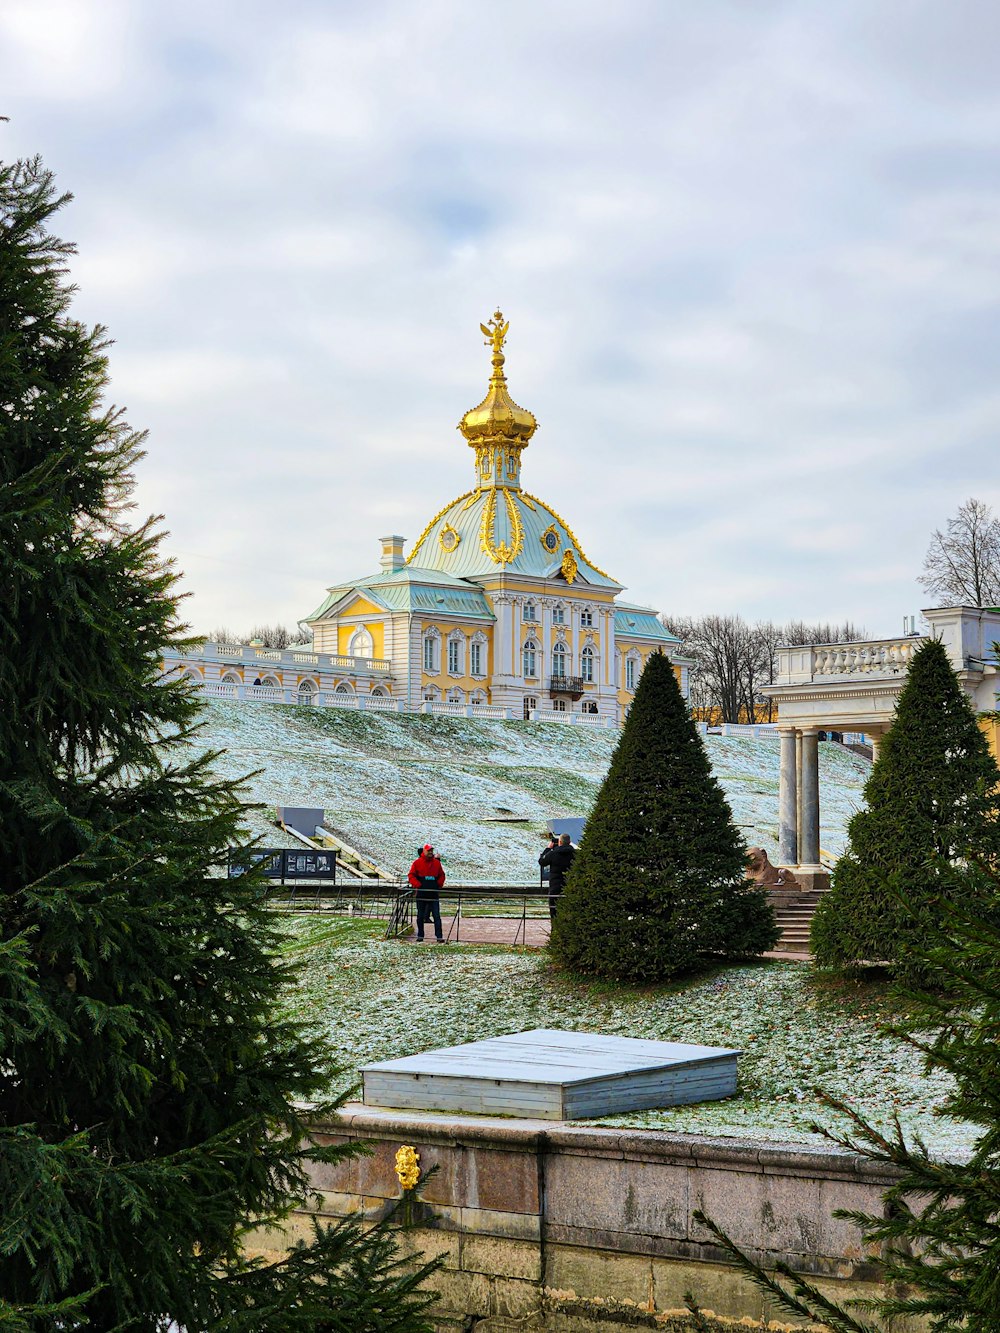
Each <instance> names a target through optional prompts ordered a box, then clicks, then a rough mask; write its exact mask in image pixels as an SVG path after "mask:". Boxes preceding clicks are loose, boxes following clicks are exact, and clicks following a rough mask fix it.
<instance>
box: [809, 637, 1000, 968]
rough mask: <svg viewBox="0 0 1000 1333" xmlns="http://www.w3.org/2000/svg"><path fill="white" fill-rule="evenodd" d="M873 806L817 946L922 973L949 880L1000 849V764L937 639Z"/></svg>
mask: <svg viewBox="0 0 1000 1333" xmlns="http://www.w3.org/2000/svg"><path fill="white" fill-rule="evenodd" d="M865 803H866V807H865V809H863V810H861V811H859V812H858V814H856V815H855V816H854V818H853V819H852V820H851V823H850V826H849V838H850V840H849V844H848V848H847V851H846V852H845V854H844V855H843V856H842V857H841V858H840V860H839V861H838V862H837V866H836V869H835V870H834V873H833V882H832V885H831V889H830V892H829V893H828V894H825V895H824V897H823V899H822V901H821V902H820V905H819V907H818V909H817V911H816V915H815V917H814V918H813V926H812V947H813V952H814V954H815V956H816V960H817V962H819V963H820V964H822V965H825V966H833V967H844V966H849V965H851V964H854V963H860V962H867V963H887V964H889V965H891V966H892V968H893V969H894V970H895V971H896V972H897V973H899V975H900V976H901V977H905V976H906V975H907V974H912V977H913V979H916V978H918V977H919V976H920V975H921V974H922V972H923V969H924V963H923V962H922V961H921V959H920V958H919V956H918V955H917V953H916V952H915V946H916V947H919V946H920V945H921V944H922V943H923V939H924V936H925V934H926V932H927V929H928V927H930V926H932V925H933V924H934V923H935V922H936V919H937V913H938V903H939V900H940V898H941V894H942V876H943V875H945V874H947V876H948V878H949V882H953V881H954V879H955V877H956V876H960V875H961V873H962V869H961V865H962V863H963V862H964V861H966V860H967V859H968V858H970V857H971V858H976V857H978V858H981V859H985V860H994V859H995V858H997V857H998V856H1000V771H998V770H997V766H996V763H995V761H994V759H993V757H992V755H991V754H990V751H989V746H988V744H987V742H986V737H985V736H984V735H983V733H982V731H981V730H980V728H979V726H978V724H977V722H976V716H975V713H974V711H973V708H972V704H971V703H970V701H969V699H968V697H967V695H966V694H965V692H964V691H963V689H962V687H961V685H960V684H959V681H958V678H957V676H956V675H955V672H954V670H953V669H952V666H951V663H950V662H949V660H948V655H947V653H946V652H945V650H944V646H943V645H942V644H941V643H939V642H938V641H937V640H936V639H931V640H929V641H928V642H927V643H925V644H923V645H922V646H921V647H920V648H919V649H918V650H917V652H916V653H915V654H914V656H913V661H912V663H911V664H910V670H909V674H908V676H907V679H906V684H905V685H904V686H903V689H902V691H901V693H900V696H899V701H898V703H897V706H896V713H895V717H894V719H893V723H892V726H891V727H890V729H889V731H888V733H887V734H886V736H885V738H884V739H883V741H882V744H881V747H880V749H879V756H878V761H877V762H876V764H875V766H874V768H873V769H872V772H871V776H870V777H869V779H868V782H867V784H866V786H865ZM977 882H978V879H977V878H976V876H974V875H973V876H971V878H970V892H971V891H972V888H973V886H974V885H975V884H976V883H977Z"/></svg>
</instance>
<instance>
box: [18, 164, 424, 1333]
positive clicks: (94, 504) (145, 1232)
mask: <svg viewBox="0 0 1000 1333" xmlns="http://www.w3.org/2000/svg"><path fill="white" fill-rule="evenodd" d="M66 198H68V196H63V198H61V199H60V198H57V197H56V195H55V191H54V189H53V184H52V179H51V176H50V174H49V173H48V172H46V171H45V170H44V169H43V168H42V167H41V165H40V164H39V163H38V162H37V161H33V162H28V163H18V164H16V165H13V166H11V165H0V569H2V571H3V589H2V594H0V697H2V699H3V707H2V708H0V1197H2V1199H3V1209H4V1217H3V1227H2V1230H0V1325H3V1326H4V1327H5V1328H10V1329H12V1330H15V1329H24V1330H30V1331H31V1333H36V1330H37V1331H40V1330H43V1329H44V1330H49V1329H55V1328H58V1329H64V1330H69V1329H94V1330H101V1331H102V1333H103V1330H111V1329H115V1330H129V1331H130V1333H131V1331H132V1330H136V1331H143V1333H154V1331H155V1330H163V1329H166V1328H167V1327H171V1328H175V1327H176V1328H183V1329H187V1330H190V1331H191V1333H193V1331H194V1330H196V1329H209V1328H211V1329H216V1330H229V1331H231V1333H242V1331H243V1330H245V1331H246V1333H251V1330H252V1331H253V1333H261V1330H265V1331H268V1330H269V1331H271V1333H287V1331H288V1330H295V1329H308V1330H340V1331H341V1333H359V1331H360V1330H371V1331H373V1333H374V1330H386V1331H388V1330H397V1331H398V1333H417V1331H418V1330H426V1329H428V1328H429V1325H428V1323H427V1322H426V1320H425V1319H424V1317H423V1315H422V1310H423V1309H424V1308H425V1307H426V1304H427V1297H426V1296H425V1295H423V1294H422V1293H421V1292H419V1291H418V1290H417V1287H418V1284H419V1282H420V1281H421V1279H422V1277H423V1276H424V1275H425V1273H426V1270H421V1269H419V1268H418V1269H417V1270H416V1271H412V1270H409V1269H405V1268H404V1267H403V1266H402V1265H401V1261H400V1258H399V1256H398V1254H397V1252H396V1249H395V1242H394V1239H393V1235H392V1234H391V1233H389V1232H387V1231H386V1230H385V1228H384V1227H376V1228H375V1229H374V1230H372V1231H368V1232H365V1231H364V1230H363V1229H362V1228H361V1227H360V1226H358V1225H357V1224H356V1223H352V1222H347V1223H344V1224H342V1225H340V1226H333V1227H326V1226H320V1227H317V1229H316V1231H315V1234H314V1236H313V1238H312V1240H311V1241H310V1242H309V1243H307V1244H303V1245H301V1246H300V1247H298V1248H297V1249H295V1250H294V1251H293V1252H292V1253H291V1254H290V1255H289V1257H288V1258H287V1260H286V1261H285V1262H283V1263H281V1264H278V1265H276V1266H273V1267H271V1268H269V1269H267V1270H266V1271H265V1270H263V1269H262V1268H261V1267H259V1266H255V1265H254V1264H252V1263H248V1261H247V1259H246V1256H245V1254H244V1252H243V1248H242V1238H243V1236H244V1234H245V1232H246V1230H247V1228H249V1227H252V1226H254V1225H256V1224H265V1225H266V1224H268V1223H275V1224H278V1223H280V1221H281V1219H282V1218H283V1217H284V1216H285V1215H286V1214H287V1212H288V1210H289V1209H290V1207H291V1205H292V1203H293V1202H294V1201H297V1200H299V1199H301V1198H303V1197H305V1196H306V1195H307V1194H308V1193H309V1190H308V1179H307V1171H308V1159H309V1158H312V1159H313V1160H317V1159H318V1160H319V1161H321V1162H323V1161H336V1160H339V1159H340V1157H342V1155H343V1151H342V1149H339V1148H329V1147H320V1146H313V1145H310V1144H309V1143H308V1141H307V1139H308V1126H307V1123H306V1115H305V1112H304V1111H303V1110H302V1109H301V1106H302V1104H303V1103H305V1102H308V1101H309V1100H311V1099H320V1104H319V1107H318V1109H319V1110H320V1112H323V1111H326V1110H330V1109H331V1108H330V1107H329V1106H324V1105H323V1103H322V1097H323V1089H324V1088H325V1087H327V1086H328V1079H329V1076H330V1072H331V1071H330V1067H329V1065H330V1062H329V1058H328V1053H327V1051H326V1049H325V1048H324V1047H323V1046H322V1045H321V1044H320V1043H318V1042H317V1041H315V1040H313V1039H311V1038H309V1037H308V1036H307V1035H306V1034H305V1032H304V1031H303V1029H302V1028H301V1027H300V1026H299V1025H298V1024H296V1023H293V1022H289V1021H284V1020H280V1019H278V1018H276V1017H275V1014H276V1011H277V1009H278V1007H279V1004H280V1000H281V993H282V989H283V987H284V986H285V984H286V983H287V981H288V980H289V975H290V973H289V969H288V968H287V967H285V966H282V965H280V964H278V963H277V962H276V961H275V960H276V957H277V953H278V950H277V944H278V939H277V937H276V935H275V932H274V930H273V928H272V927H271V925H270V924H269V918H268V915H267V911H266V909H265V908H264V907H263V905H262V903H261V899H260V892H259V885H258V884H257V883H255V882H254V880H253V878H252V877H250V876H247V877H246V878H243V879H235V880H227V879H226V878H224V877H219V874H218V870H219V867H220V865H221V864H223V863H224V860H225V855H226V850H227V848H228V847H230V846H232V845H234V844H238V843H240V842H241V841H242V840H243V839H242V836H241V818H242V806H241V802H240V794H239V790H238V789H237V788H236V787H235V786H233V785H232V784H229V783H225V782H219V781H216V780H214V779H213V778H212V776H211V771H210V762H211V760H210V758H206V757H204V756H198V755H197V753H196V751H197V747H196V746H195V745H193V744H192V743H191V741H192V734H193V730H194V728H195V727H196V724H197V710H198V705H197V704H196V702H195V701H194V699H193V698H192V696H191V694H190V693H189V689H188V687H187V686H186V685H185V684H184V683H182V682H179V681H178V682H166V683H164V682H162V681H161V668H160V660H161V652H162V650H163V648H165V647H166V646H168V645H171V646H174V647H179V646H182V645H183V644H184V642H185V641H184V639H183V637H182V634H181V627H180V626H179V625H178V623H177V614H176V601H175V596H174V592H173V583H174V577H173V575H172V573H171V572H170V570H169V569H168V568H167V567H166V566H165V564H164V563H163V561H162V559H161V558H160V557H159V556H158V554H157V540H158V538H157V536H156V533H155V532H154V526H153V521H152V520H150V521H149V522H147V523H145V524H143V525H141V526H139V527H137V528H132V527H130V526H129V525H128V523H127V522H126V521H125V516H124V514H123V504H124V502H125V500H126V498H127V495H128V491H129V487H130V484H131V470H132V466H133V464H134V463H135V461H136V459H137V457H138V456H139V445H140V443H141V440H140V437H139V436H137V435H136V434H134V433H133V432H132V431H130V430H129V428H128V426H127V425H126V424H125V422H124V421H123V419H122V417H121V416H120V415H119V413H118V412H116V411H115V410H109V409H106V408H104V407H103V406H102V404H101V400H102V395H103V392H104V390H105V387H106V383H107V367H106V360H105V348H106V340H105V337H104V334H103V332H102V330H101V329H99V328H98V329H92V330H91V329H86V328H84V327H83V326H81V325H80V324H78V323H76V322H75V321H73V320H72V319H70V318H69V315H68V305H69V301H70V296H71V291H72V289H71V288H70V287H68V286H67V285H66V282H65V278H64V268H63V265H64V263H65V259H66V256H67V255H68V254H69V253H70V252H71V247H70V246H69V245H68V244H66V243H65V242H62V241H59V240H57V239H55V238H54V237H52V236H51V235H50V234H49V233H48V231H47V226H48V222H49V219H50V217H51V215H52V214H53V212H54V211H55V210H56V209H57V208H58V207H59V206H60V205H61V204H62V203H64V202H65V200H66Z"/></svg>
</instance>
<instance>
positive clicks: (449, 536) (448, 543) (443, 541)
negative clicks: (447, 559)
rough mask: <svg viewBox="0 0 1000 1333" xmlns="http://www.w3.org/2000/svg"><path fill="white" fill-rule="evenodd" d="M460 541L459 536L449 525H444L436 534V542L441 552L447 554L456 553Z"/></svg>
mask: <svg viewBox="0 0 1000 1333" xmlns="http://www.w3.org/2000/svg"><path fill="white" fill-rule="evenodd" d="M461 540H462V538H461V536H460V535H459V534H458V533H457V532H456V531H455V529H454V528H453V527H452V526H451V524H450V523H446V524H445V525H444V527H443V528H442V529H441V531H440V532H439V533H438V542H439V543H440V546H441V550H442V551H444V552H446V553H447V554H450V553H451V552H452V551H456V550H457V549H458V544H459V542H460V541H461Z"/></svg>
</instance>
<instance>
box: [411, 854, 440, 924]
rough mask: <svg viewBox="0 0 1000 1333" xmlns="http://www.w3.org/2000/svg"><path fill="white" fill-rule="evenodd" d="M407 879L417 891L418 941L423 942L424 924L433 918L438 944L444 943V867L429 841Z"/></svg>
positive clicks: (412, 866)
mask: <svg viewBox="0 0 1000 1333" xmlns="http://www.w3.org/2000/svg"><path fill="white" fill-rule="evenodd" d="M407 880H408V882H409V885H410V888H411V889H416V891H417V943H418V944H422V943H423V939H424V926H425V925H426V924H427V922H428V921H430V920H432V919H433V921H434V938H435V939H436V940H437V942H438V944H444V933H443V931H442V929H441V898H440V890H441V889H443V888H444V867H443V866H442V865H441V862H440V861H439V860H438V858H437V857H436V856H435V855H434V848H433V847H432V846H431V844H430V843H429V842H428V843H425V844H424V847H423V849H422V850H421V852H420V854H419V856H418V857H417V859H416V860H415V861H414V863H413V865H411V866H410V873H409V875H407Z"/></svg>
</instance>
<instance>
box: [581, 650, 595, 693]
mask: <svg viewBox="0 0 1000 1333" xmlns="http://www.w3.org/2000/svg"><path fill="white" fill-rule="evenodd" d="M580 676H581V678H582V679H583V680H585V681H586V682H587V684H588V685H592V684H593V683H594V650H593V648H584V650H583V652H582V653H581V654H580Z"/></svg>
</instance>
